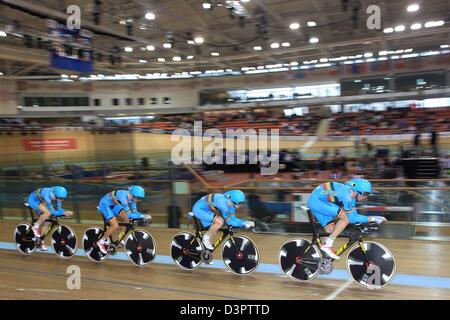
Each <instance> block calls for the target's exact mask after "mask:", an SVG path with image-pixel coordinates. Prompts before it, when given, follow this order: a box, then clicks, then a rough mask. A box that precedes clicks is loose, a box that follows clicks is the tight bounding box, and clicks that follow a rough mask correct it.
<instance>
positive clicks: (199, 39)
mask: <svg viewBox="0 0 450 320" xmlns="http://www.w3.org/2000/svg"><path fill="white" fill-rule="evenodd" d="M194 41H195V43H197V44H202V43H203V41H204V39H203V38H202V37H196V38H195V39H194Z"/></svg>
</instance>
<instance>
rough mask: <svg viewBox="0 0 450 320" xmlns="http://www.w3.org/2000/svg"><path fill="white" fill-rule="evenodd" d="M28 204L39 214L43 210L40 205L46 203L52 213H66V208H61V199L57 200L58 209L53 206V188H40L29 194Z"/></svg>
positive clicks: (59, 214)
mask: <svg viewBox="0 0 450 320" xmlns="http://www.w3.org/2000/svg"><path fill="white" fill-rule="evenodd" d="M27 202H28V205H29V206H30V207H31V208H32V209H33V210H34V211H35V212H36V213H37V214H38V215H41V214H42V212H41V211H40V210H39V205H41V204H44V205H45V206H46V207H47V208H48V210H50V213H51V214H52V215H54V216H57V217H59V216H62V215H64V210H63V209H62V208H61V201H59V200H55V202H56V209H55V208H54V207H53V200H52V188H39V189H37V190H35V191H33V192H32V193H30V195H29V196H28V200H27Z"/></svg>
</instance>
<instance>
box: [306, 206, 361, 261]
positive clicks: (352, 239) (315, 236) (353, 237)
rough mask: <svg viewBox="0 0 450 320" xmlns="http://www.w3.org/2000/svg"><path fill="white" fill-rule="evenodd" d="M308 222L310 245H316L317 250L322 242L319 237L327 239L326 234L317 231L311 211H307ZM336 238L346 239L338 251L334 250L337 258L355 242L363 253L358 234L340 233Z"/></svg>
mask: <svg viewBox="0 0 450 320" xmlns="http://www.w3.org/2000/svg"><path fill="white" fill-rule="evenodd" d="M307 213H308V217H309V221H310V224H311V227H312V230H313V238H312V241H311V245H317V246H318V247H319V248H320V246H321V245H322V242H321V240H320V237H328V236H329V234H328V233H320V232H318V231H317V227H316V224H315V222H314V216H313V214H312V212H311V210H309V209H308V210H307ZM338 238H347V239H348V240H347V241H346V242H344V243H343V244H342V245H341V246H340V247H339V249H337V250H336V254H337V255H338V256H341V255H342V254H343V253H344V252H345V251H347V249H348V248H350V247H351V246H352V245H353V244H354V243H355V242H359V246H360V247H361V250H362V251H363V252H364V253H365V252H366V249H364V246H363V245H362V242H363V238H362V236H361V234H360V233H357V234H355V233H352V232H349V233H347V234H344V233H341V234H340V235H339V236H338Z"/></svg>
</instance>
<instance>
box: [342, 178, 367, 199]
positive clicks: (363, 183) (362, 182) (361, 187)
mask: <svg viewBox="0 0 450 320" xmlns="http://www.w3.org/2000/svg"><path fill="white" fill-rule="evenodd" d="M345 184H346V185H347V186H349V187H350V189H352V190H353V191H355V192H356V193H358V194H359V195H361V196H368V195H369V194H370V193H371V192H372V184H371V183H370V181H368V180H366V179H352V180H350V181H347V182H346V183H345Z"/></svg>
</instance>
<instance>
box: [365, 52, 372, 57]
mask: <svg viewBox="0 0 450 320" xmlns="http://www.w3.org/2000/svg"><path fill="white" fill-rule="evenodd" d="M364 57H365V58H370V57H373V53H372V52H366V53H364Z"/></svg>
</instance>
